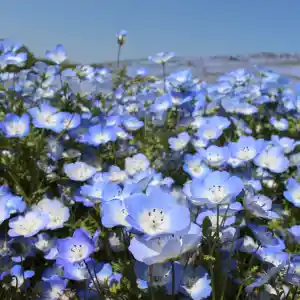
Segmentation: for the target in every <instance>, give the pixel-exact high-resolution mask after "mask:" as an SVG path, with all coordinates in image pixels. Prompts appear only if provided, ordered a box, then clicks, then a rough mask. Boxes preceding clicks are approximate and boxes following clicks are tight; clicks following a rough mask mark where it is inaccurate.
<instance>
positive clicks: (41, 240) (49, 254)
mask: <svg viewBox="0 0 300 300" xmlns="http://www.w3.org/2000/svg"><path fill="white" fill-rule="evenodd" d="M56 241H57V238H51V237H50V236H49V235H48V234H47V233H40V234H38V235H37V237H36V238H35V239H34V245H35V247H36V248H37V249H38V250H40V251H42V252H43V253H44V258H45V259H48V260H54V259H56V257H57V254H58V252H57V248H56Z"/></svg>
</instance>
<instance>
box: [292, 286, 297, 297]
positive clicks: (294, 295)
mask: <svg viewBox="0 0 300 300" xmlns="http://www.w3.org/2000/svg"><path fill="white" fill-rule="evenodd" d="M298 288H299V287H298V286H297V287H296V289H295V291H294V293H293V297H292V300H296V296H297V292H298Z"/></svg>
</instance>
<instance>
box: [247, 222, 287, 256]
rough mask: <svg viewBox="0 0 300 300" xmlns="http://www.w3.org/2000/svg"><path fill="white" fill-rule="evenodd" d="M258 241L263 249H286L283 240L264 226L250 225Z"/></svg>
mask: <svg viewBox="0 0 300 300" xmlns="http://www.w3.org/2000/svg"><path fill="white" fill-rule="evenodd" d="M248 227H249V228H250V229H251V230H252V232H253V234H254V236H255V237H256V239H257V240H258V241H259V242H260V244H261V245H262V246H263V247H267V248H268V249H269V250H270V251H271V250H272V249H273V251H277V252H278V251H281V250H283V249H285V243H284V241H283V240H282V239H280V238H279V237H277V236H276V235H274V234H273V233H272V232H271V231H270V230H268V229H267V228H266V227H265V226H262V225H254V224H248Z"/></svg>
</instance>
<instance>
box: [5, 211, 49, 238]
mask: <svg viewBox="0 0 300 300" xmlns="http://www.w3.org/2000/svg"><path fill="white" fill-rule="evenodd" d="M49 221H50V219H49V217H48V215H47V214H44V213H41V212H37V211H29V212H27V213H26V214H25V215H24V216H21V215H20V216H17V217H15V218H12V219H10V220H9V227H10V229H9V230H8V235H9V236H11V237H16V236H24V237H31V236H34V235H35V234H37V233H38V232H39V231H41V230H44V229H46V227H47V225H48V224H49Z"/></svg>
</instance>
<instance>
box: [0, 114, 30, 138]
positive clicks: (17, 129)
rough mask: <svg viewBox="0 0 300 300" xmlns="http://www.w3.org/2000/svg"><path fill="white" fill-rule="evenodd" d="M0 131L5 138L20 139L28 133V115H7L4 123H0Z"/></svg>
mask: <svg viewBox="0 0 300 300" xmlns="http://www.w3.org/2000/svg"><path fill="white" fill-rule="evenodd" d="M0 130H2V131H3V132H4V134H5V137H7V138H11V137H19V138H22V137H24V136H26V135H28V133H29V131H30V118H29V115H28V114H23V115H22V116H20V117H19V116H18V115H15V114H7V115H6V117H5V119H4V121H2V122H1V123H0Z"/></svg>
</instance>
